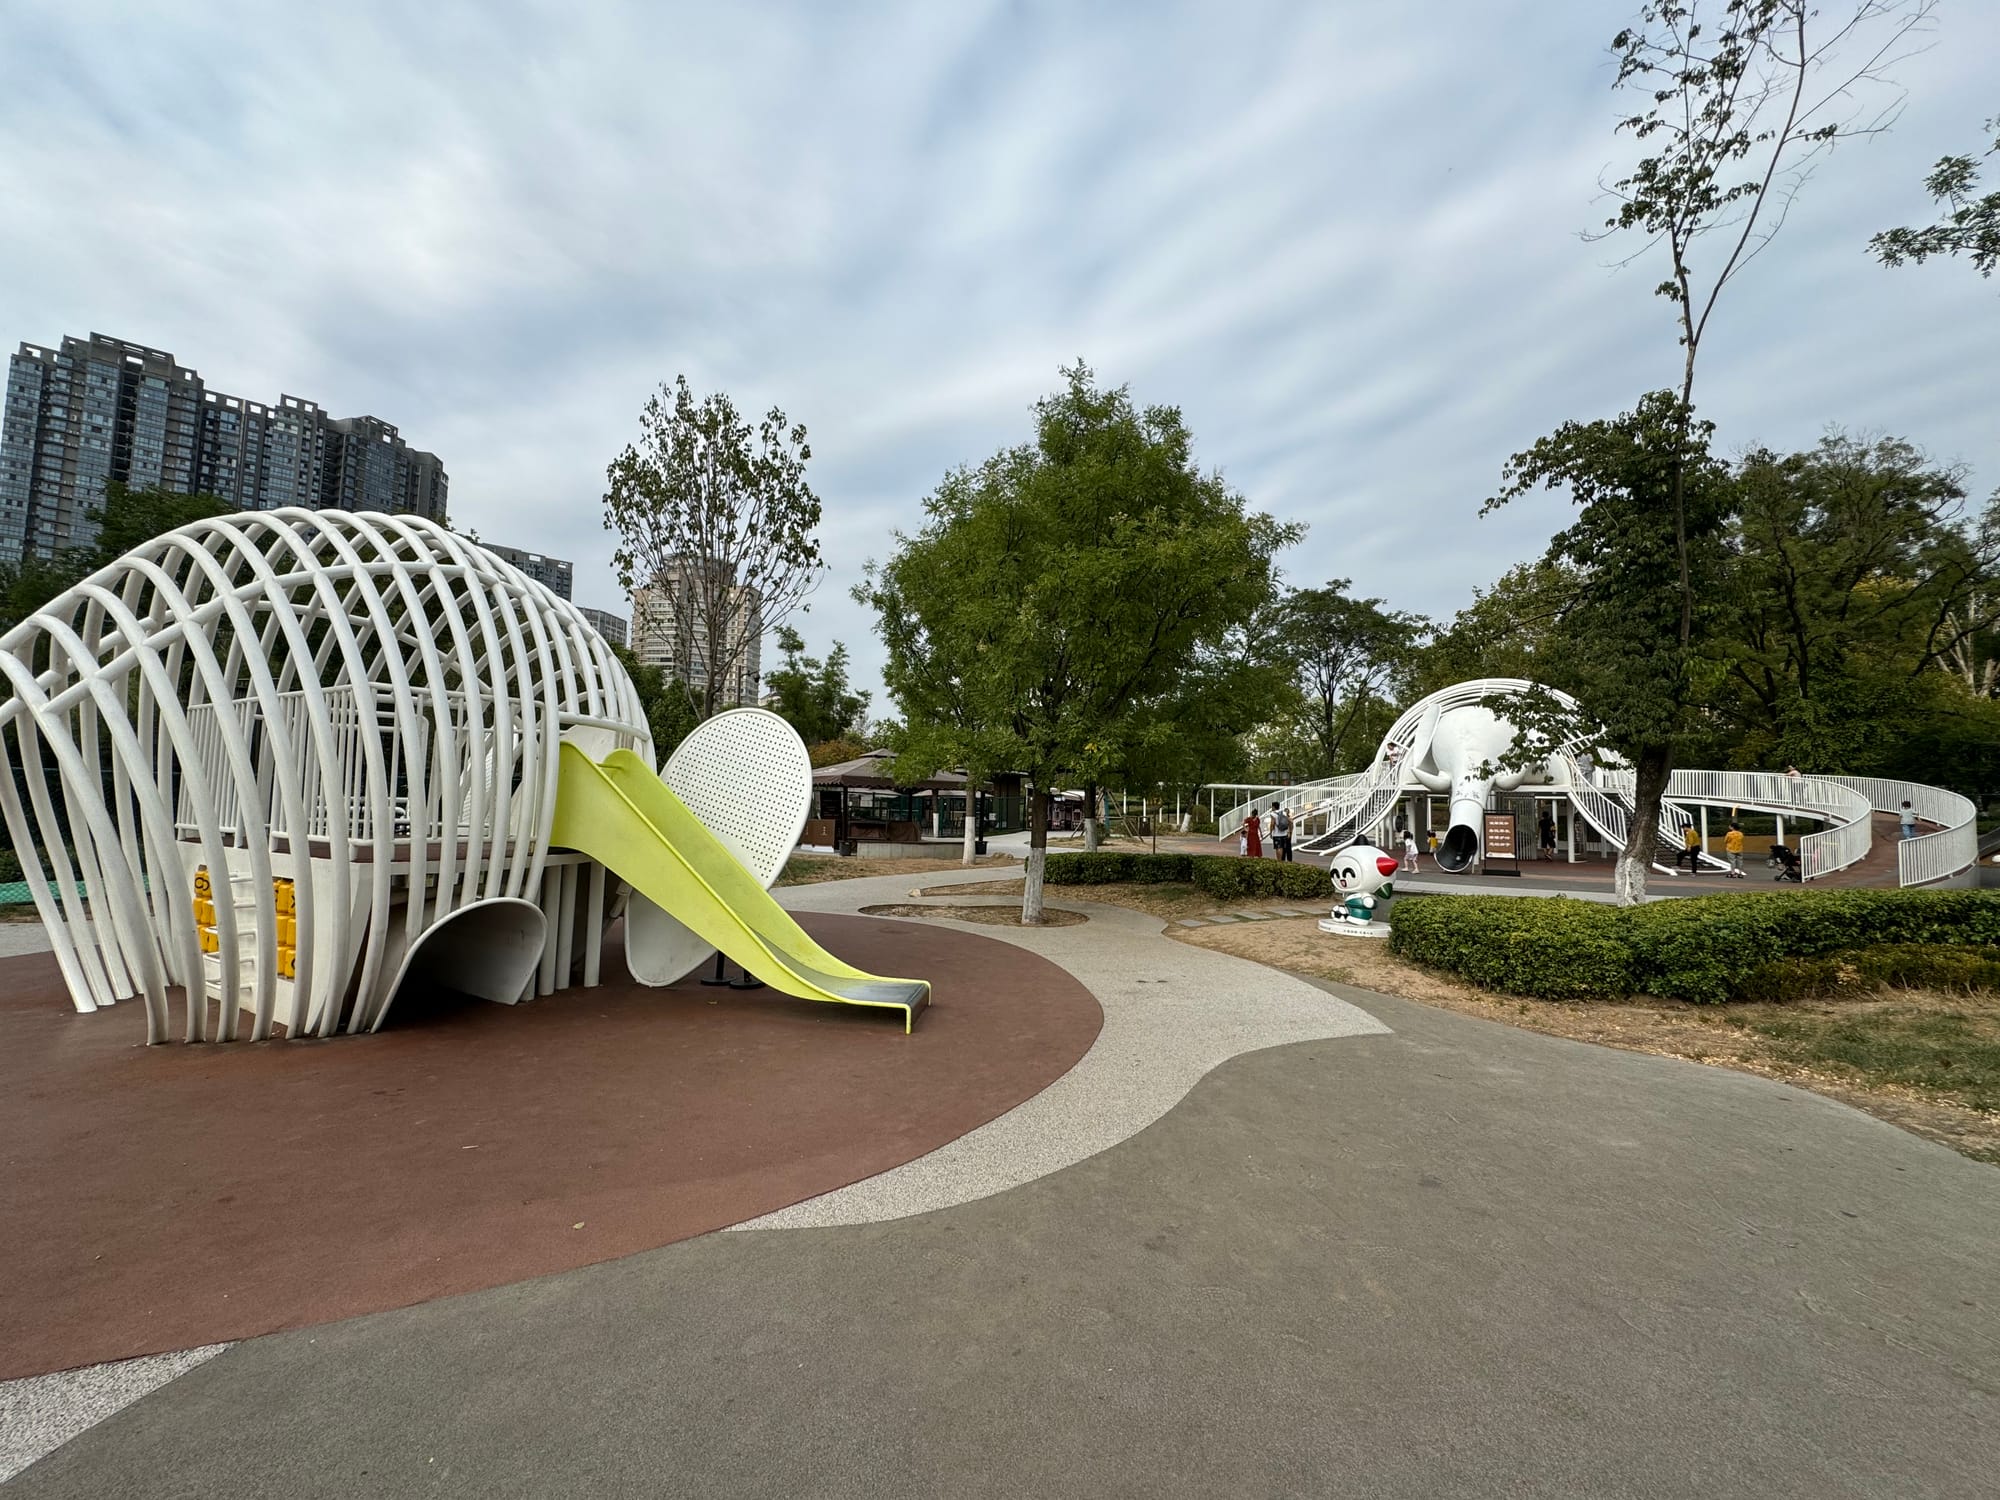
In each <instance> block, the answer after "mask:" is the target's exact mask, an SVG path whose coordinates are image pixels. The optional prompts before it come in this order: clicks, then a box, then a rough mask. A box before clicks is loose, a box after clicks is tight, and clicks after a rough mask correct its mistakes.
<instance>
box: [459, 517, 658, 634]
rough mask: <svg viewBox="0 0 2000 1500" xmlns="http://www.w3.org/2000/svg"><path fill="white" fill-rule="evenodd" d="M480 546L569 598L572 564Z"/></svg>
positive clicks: (516, 549) (497, 546)
mask: <svg viewBox="0 0 2000 1500" xmlns="http://www.w3.org/2000/svg"><path fill="white" fill-rule="evenodd" d="M480 545H481V546H482V547H484V548H485V549H486V550H487V551H488V552H491V553H492V554H493V555H494V556H495V557H498V558H499V559H500V560H501V561H502V562H510V563H512V564H513V565H514V566H515V567H517V568H519V569H520V570H521V571H522V572H523V573H526V574H527V575H528V576H529V577H530V578H532V579H534V580H535V582H537V583H539V584H542V585H543V586H545V587H546V588H547V589H548V590H549V592H551V593H553V594H556V595H559V596H560V597H562V598H564V599H567V598H568V597H569V588H570V580H571V575H572V574H574V573H575V571H576V569H575V567H574V566H573V565H572V564H570V563H566V562H564V561H563V560H562V559H561V558H560V557H544V556H542V554H541V553H539V552H523V551H522V550H521V549H520V548H519V547H502V546H501V545H500V544H499V543H498V542H481V543H480ZM585 613H586V614H588V613H589V611H588V610H586V611H585ZM624 643H625V642H624V639H623V631H622V629H621V631H620V639H619V644H620V645H621V646H622V645H623V644H624Z"/></svg>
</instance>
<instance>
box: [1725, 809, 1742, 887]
mask: <svg viewBox="0 0 2000 1500" xmlns="http://www.w3.org/2000/svg"><path fill="white" fill-rule="evenodd" d="M1722 852H1723V853H1724V854H1727V855H1728V856H1729V878H1730V879H1731V880H1741V879H1742V878H1743V825H1742V824H1741V823H1738V822H1735V821H1731V823H1730V825H1729V832H1728V833H1726V834H1724V835H1723V836H1722Z"/></svg>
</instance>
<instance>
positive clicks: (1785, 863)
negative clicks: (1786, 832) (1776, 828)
mask: <svg viewBox="0 0 2000 1500" xmlns="http://www.w3.org/2000/svg"><path fill="white" fill-rule="evenodd" d="M1771 868H1772V869H1774V870H1776V871H1777V872H1778V873H1777V874H1775V875H1773V876H1772V877H1771V878H1772V879H1773V880H1797V879H1798V878H1799V857H1798V855H1797V854H1796V853H1794V852H1793V851H1792V850H1790V849H1788V848H1786V847H1785V846H1784V845H1783V844H1773V845H1772V846H1771Z"/></svg>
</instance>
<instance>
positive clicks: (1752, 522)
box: [1713, 434, 2000, 775]
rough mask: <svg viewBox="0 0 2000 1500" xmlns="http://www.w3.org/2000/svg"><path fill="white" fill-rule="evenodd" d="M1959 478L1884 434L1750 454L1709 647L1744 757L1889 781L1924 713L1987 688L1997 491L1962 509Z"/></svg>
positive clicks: (1999, 605)
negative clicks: (1936, 679)
mask: <svg viewBox="0 0 2000 1500" xmlns="http://www.w3.org/2000/svg"><path fill="white" fill-rule="evenodd" d="M1962 481H1963V474H1962V473H1961V471H1959V470H1957V469H1954V468H1939V467H1934V466H1932V465H1930V464H1928V463H1927V462H1926V460H1925V458H1924V456H1923V454H1921V453H1920V452H1918V451H1917V450H1916V449H1915V448H1913V447H1912V446H1911V445H1909V444H1908V443H1905V442H1902V441H1899V440H1896V439H1890V438H1884V439H1880V440H1877V441H1875V442H1873V443H1863V442H1858V441H1856V440H1854V439H1852V438H1849V437H1846V436H1843V435H1839V434H1835V435H1831V436H1828V437H1827V438H1825V439H1823V440H1822V441H1821V442H1820V444H1819V445H1818V446H1817V447H1815V448H1813V449H1811V450H1809V451H1808V452H1805V453H1794V454H1787V455H1779V454H1775V453H1771V452H1769V451H1765V450H1759V451H1756V452H1753V453H1751V454H1749V455H1748V456H1747V457H1746V458H1744V460H1743V461H1742V462H1741V464H1740V465H1739V466H1738V470H1737V490H1738V494H1739V497H1740V510H1739V513H1738V515H1737V517H1736V520H1735V523H1734V525H1733V526H1732V528H1731V533H1730V542H1731V550H1732V552H1733V554H1734V556H1733V561H1732V566H1731V568H1730V570H1729V580H1728V584H1727V587H1726V588H1725V590H1724V594H1723V599H1724V602H1725V605H1726V608H1725V610H1724V611H1723V614H1722V616H1721V618H1720V619H1719V621H1718V638H1717V640H1716V642H1715V645H1714V648H1713V654H1714V657H1715V660H1716V663H1717V665H1718V668H1719V678H1718V681H1717V692H1716V695H1715V699H1714V706H1715V708H1716V710H1717V712H1718V714H1719V715H1720V716H1721V717H1722V718H1723V720H1724V721H1725V723H1726V724H1727V725H1728V727H1729V729H1730V730H1731V731H1732V732H1733V735H1734V738H1735V740H1736V757H1737V759H1738V760H1739V762H1740V763H1745V764H1757V765H1777V764H1783V763H1786V762H1794V763H1796V764H1799V765H1802V766H1811V767H1813V768H1815V769H1817V770H1820V771H1825V772H1829V773H1848V774H1857V775H1880V774H1887V771H1886V768H1887V766H1888V765H1889V764H1890V763H1891V762H1892V761H1894V760H1895V759H1896V758H1897V756H1898V754H1899V751H1900V747H1901V745H1902V744H1903V743H1904V742H1905V741H1906V740H1907V739H1908V737H1909V736H1910V735H1911V734H1912V733H1913V732H1916V731H1918V730H1919V729H1920V727H1921V725H1920V721H1921V720H1922V719H1923V718H1925V717H1926V716H1927V715H1929V714H1931V713H1934V712H1941V713H1944V714H1946V715H1948V716H1955V715H1957V714H1959V713H1960V712H1962V707H1961V705H1962V703H1963V700H1964V699H1965V698H1967V697H1968V696H1976V695H1978V686H1979V684H1980V682H1981V681H1982V680H1985V681H1986V682H1988V683H1989V684H1990V681H1991V674H1989V673H1986V672H1985V671H1984V670H1983V667H1982V666H1981V663H1982V662H1983V661H1985V660H1988V658H1986V657H1985V654H1984V653H1985V650H1986V648H1987V643H1988V642H1990V640H1991V637H1992V633H1993V631H1994V628H1995V625H1996V622H2000V589H1996V587H1995V585H1996V581H2000V578H1997V577H1996V570H2000V499H1996V500H1995V501H1993V502H1989V503H1988V504H1987V505H1986V506H1985V507H1983V509H1981V510H1980V511H1978V512H1974V513H1968V511H1967V509H1966V505H1965V489H1964V485H1963V482H1962ZM1940 674H1942V675H1945V676H1949V677H1953V678H1955V679H1957V680H1958V681H1960V682H1962V683H1963V685H1964V687H1965V688H1966V689H1967V690H1968V692H1962V693H1944V694H1940V693H1938V692H1937V691H1935V690H1934V689H1935V688H1936V686H1937V685H1936V684H1933V683H1931V682H1929V681H1928V679H1929V678H1930V677H1933V676H1937V675H1940Z"/></svg>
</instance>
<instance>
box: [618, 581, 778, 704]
mask: <svg viewBox="0 0 2000 1500" xmlns="http://www.w3.org/2000/svg"><path fill="white" fill-rule="evenodd" d="M710 594H713V595H714V596H715V598H716V600H717V602H718V603H722V604H724V605H725V608H724V609H723V610H720V611H718V612H722V613H726V615H727V618H728V629H727V633H726V636H725V640H726V641H727V642H728V645H729V649H728V650H727V651H725V652H720V653H711V652H710V650H709V631H708V619H707V616H708V614H709V611H708V610H707V609H705V608H704V607H703V604H704V602H705V599H706V596H708V595H710ZM763 603H764V601H763V599H762V598H761V597H759V595H758V593H757V591H756V590H755V589H753V588H750V587H749V586H747V585H745V584H734V585H731V584H728V583H727V582H725V581H724V580H722V579H720V578H718V577H717V575H716V571H715V565H714V564H709V565H708V566H707V567H706V568H704V567H703V566H701V565H700V564H699V563H697V562H696V560H695V559H693V558H688V557H682V558H675V559H674V560H673V561H672V562H671V563H670V564H669V565H668V567H667V569H666V571H665V572H664V573H662V574H661V575H660V577H659V578H657V579H656V580H654V582H653V584H652V586H650V587H647V588H638V589H634V590H633V591H632V654H633V655H634V656H636V657H637V658H638V659H639V664H640V665H641V666H646V667H662V668H664V669H665V670H666V671H667V672H668V673H670V674H671V675H672V676H675V677H678V678H679V679H680V680H681V681H682V682H685V683H686V684H687V685H688V686H689V687H691V688H694V689H696V690H698V691H702V690H706V688H707V686H708V678H709V672H710V670H711V656H720V657H722V658H723V660H722V662H721V666H720V670H721V672H722V674H723V676H722V679H721V682H720V684H719V691H718V692H717V695H716V696H717V701H719V702H722V703H726V704H731V705H739V704H754V703H756V701H757V687H758V684H759V683H760V682H761V681H762V679H763V670H764V620H763Z"/></svg>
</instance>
